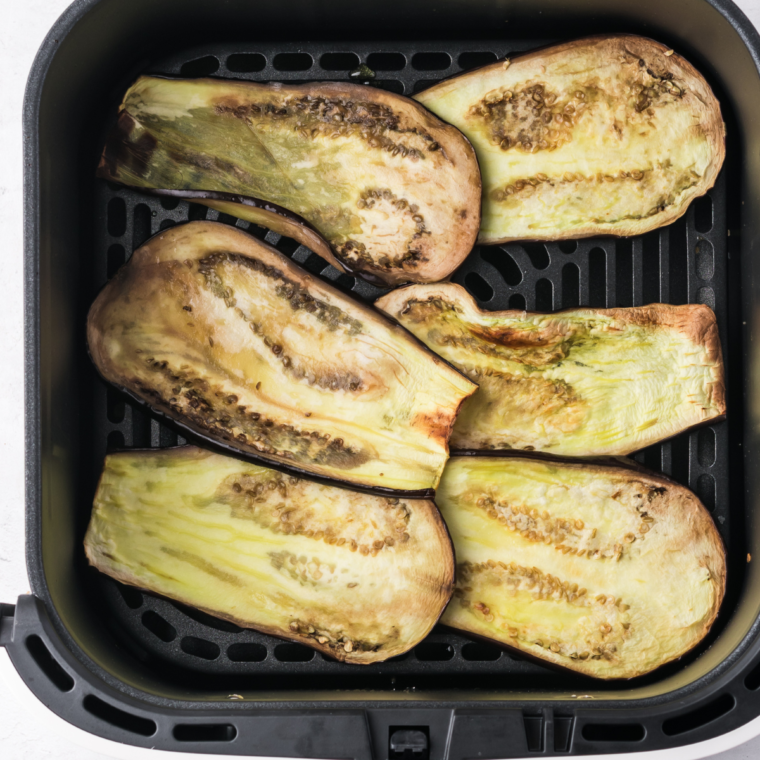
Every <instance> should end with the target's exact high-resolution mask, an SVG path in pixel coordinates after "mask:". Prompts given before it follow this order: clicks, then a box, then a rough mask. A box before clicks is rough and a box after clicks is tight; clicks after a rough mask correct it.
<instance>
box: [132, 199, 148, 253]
mask: <svg viewBox="0 0 760 760" xmlns="http://www.w3.org/2000/svg"><path fill="white" fill-rule="evenodd" d="M149 237H150V209H149V208H148V207H147V206H146V205H145V204H144V203H138V204H137V205H136V206H135V208H134V210H133V211H132V250H133V251H134V250H136V249H138V248H139V247H140V246H141V245H142V244H143V243H144V242H145V241H146V240H147V239H148V238H149Z"/></svg>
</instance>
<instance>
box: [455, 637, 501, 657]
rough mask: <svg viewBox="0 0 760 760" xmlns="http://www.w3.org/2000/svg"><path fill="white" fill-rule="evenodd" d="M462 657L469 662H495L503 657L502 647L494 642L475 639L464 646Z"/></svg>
mask: <svg viewBox="0 0 760 760" xmlns="http://www.w3.org/2000/svg"><path fill="white" fill-rule="evenodd" d="M462 657H464V659H465V660H468V661H469V662H493V661H494V660H498V659H499V657H501V649H499V647H497V646H494V645H493V644H481V643H479V642H475V641H473V642H471V643H469V644H465V645H464V646H463V647H462Z"/></svg>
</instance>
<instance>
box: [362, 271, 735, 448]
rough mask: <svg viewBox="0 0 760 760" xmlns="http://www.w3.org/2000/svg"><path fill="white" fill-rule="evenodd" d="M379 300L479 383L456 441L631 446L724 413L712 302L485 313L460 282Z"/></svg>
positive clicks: (454, 444)
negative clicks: (703, 303)
mask: <svg viewBox="0 0 760 760" xmlns="http://www.w3.org/2000/svg"><path fill="white" fill-rule="evenodd" d="M376 305H377V306H378V308H380V309H381V310H382V311H384V312H386V313H387V314H389V315H390V316H392V317H393V318H394V319H396V320H398V321H399V322H400V323H401V324H402V325H404V327H406V328H407V329H408V330H410V331H411V332H412V333H413V334H414V335H416V336H417V337H418V338H419V339H420V340H421V341H422V342H423V343H425V344H426V345H427V346H429V347H430V348H431V349H432V350H433V351H435V352H436V353H437V354H439V355H440V356H442V357H443V358H444V359H446V360H447V361H449V362H451V363H452V364H453V365H454V366H455V367H457V368H458V369H460V370H461V371H462V372H463V373H464V374H465V375H467V376H468V377H469V378H470V379H472V380H473V382H475V383H477V384H478V386H479V388H478V390H477V391H476V392H475V394H474V395H473V396H471V397H470V398H469V399H467V401H465V403H464V405H463V407H462V411H461V413H460V415H459V416H458V417H457V420H456V424H455V426H454V432H453V434H452V436H451V441H450V444H451V448H452V449H460V450H461V449H476V450H477V449H480V450H482V449H522V450H526V451H546V452H549V453H552V454H561V455H569V456H590V455H617V454H628V453H630V452H632V451H636V450H638V449H641V448H644V447H645V446H649V445H650V444H653V443H656V442H657V441H661V440H664V439H666V438H670V437H672V436H674V435H676V434H678V433H680V432H682V431H683V430H686V429H688V428H690V427H694V426H696V425H702V424H704V423H707V422H709V421H711V420H713V421H715V420H717V419H719V418H721V417H722V416H723V415H725V412H726V402H725V385H724V378H723V360H722V356H721V348H720V341H719V338H718V328H717V324H716V321H715V314H714V313H713V311H712V310H711V309H710V308H709V307H707V306H703V305H688V306H670V305H667V304H652V305H650V306H642V307H634V308H620V309H571V310H568V311H561V312H557V313H555V314H536V313H531V312H525V311H484V310H481V309H479V308H478V306H477V304H476V303H475V301H474V299H473V298H472V297H471V296H470V295H469V293H467V291H466V290H464V288H462V287H460V286H459V285H455V284H453V283H440V284H438V285H410V286H409V287H406V288H399V289H398V290H395V291H392V292H391V293H388V294H387V295H385V296H383V297H382V298H380V299H378V301H377V302H376Z"/></svg>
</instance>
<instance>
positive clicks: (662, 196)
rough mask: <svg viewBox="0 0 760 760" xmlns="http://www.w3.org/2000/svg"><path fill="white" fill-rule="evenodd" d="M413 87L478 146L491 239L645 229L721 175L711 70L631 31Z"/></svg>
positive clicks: (677, 211) (485, 233)
mask: <svg viewBox="0 0 760 760" xmlns="http://www.w3.org/2000/svg"><path fill="white" fill-rule="evenodd" d="M537 87H539V88H540V89H539V90H536V88H537ZM415 98H416V99H417V100H418V101H419V102H420V103H422V104H423V105H424V106H426V107H427V108H429V109H430V110H431V111H433V113H435V114H437V115H438V116H440V117H441V118H442V119H443V120H444V121H447V122H449V123H450V124H453V125H454V126H456V127H457V128H459V129H461V130H462V132H463V133H464V134H465V135H466V136H467V138H468V139H469V140H470V141H471V142H472V144H473V146H474V147H475V151H476V153H477V155H478V162H479V164H480V169H481V174H482V181H483V219H482V222H481V230H480V236H479V240H480V241H481V242H484V243H495V242H504V241H507V240H533V239H539V240H556V239H563V238H572V237H583V236H588V235H597V234H617V235H635V234H641V233H643V232H645V231H647V230H650V229H654V228H655V227H659V226H661V225H663V224H667V223H669V222H672V221H673V220H674V219H676V218H678V217H679V216H680V215H681V214H682V213H684V211H685V210H686V207H687V205H688V203H689V202H690V201H691V200H692V199H693V198H695V197H696V196H698V195H702V194H703V193H704V192H705V191H706V190H708V189H709V188H710V187H712V185H713V183H714V182H715V178H716V176H717V174H718V171H719V170H720V167H721V165H722V162H723V157H724V154H725V147H724V131H725V129H724V125H723V121H722V118H721V115H720V107H719V104H718V102H717V100H716V99H715V96H714V95H713V93H712V92H711V90H710V88H709V86H708V85H707V83H706V82H705V80H704V79H703V78H702V77H701V75H700V74H699V73H698V72H697V71H696V70H694V68H693V67H692V66H691V65H690V64H689V63H688V62H687V61H685V60H684V59H683V58H681V57H680V56H679V55H678V54H677V53H675V54H674V53H673V51H672V50H670V51H669V50H668V49H667V48H666V47H665V46H663V45H660V44H659V43H656V42H653V41H652V40H647V39H644V38H641V37H634V36H630V35H615V36H606V37H604V36H602V37H593V38H589V39H586V40H579V41H578V42H571V43H565V44H562V45H557V46H555V47H550V48H547V49H544V50H539V51H536V52H535V53H529V54H526V55H521V56H519V57H516V58H515V59H514V60H512V61H511V62H509V63H505V62H501V61H500V62H498V63H495V64H493V65H492V66H487V67H484V68H483V69H479V70H476V71H473V72H470V73H467V74H463V75H461V76H459V77H456V78H454V79H450V80H447V81H445V82H442V83H441V84H439V85H435V86H433V87H431V88H430V89H428V90H425V91H424V92H421V93H419V94H418V95H415Z"/></svg>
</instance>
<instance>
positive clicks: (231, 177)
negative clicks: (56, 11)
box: [98, 76, 481, 285]
mask: <svg viewBox="0 0 760 760" xmlns="http://www.w3.org/2000/svg"><path fill="white" fill-rule="evenodd" d="M98 175H99V176H101V177H104V178H105V179H108V180H112V181H115V182H121V183H123V184H126V185H130V186H133V187H141V188H149V189H160V190H196V191H211V192H223V193H232V194H235V195H242V196H248V197H250V198H253V199H259V200H261V201H267V202H269V203H274V204H278V205H279V206H282V207H284V208H286V209H288V210H290V211H292V212H294V213H295V214H297V215H299V216H301V217H303V219H305V220H306V221H307V222H309V224H310V225H312V226H313V227H314V228H315V229H316V230H317V231H318V232H319V233H320V234H321V235H322V236H323V237H324V238H325V239H326V240H327V241H328V242H329V245H330V249H331V253H330V255H329V256H328V260H329V261H330V263H331V264H333V265H334V266H336V267H338V268H339V269H342V270H344V271H346V272H349V273H351V274H357V275H360V276H362V277H365V278H366V279H369V280H370V281H373V282H382V283H385V284H387V285H394V284H397V283H400V282H434V281H436V280H440V279H442V278H443V277H445V276H446V275H448V274H449V273H451V272H453V271H454V269H456V267H457V266H459V264H460V263H461V262H462V261H463V260H464V258H465V257H466V256H467V254H468V253H469V252H470V250H471V248H472V246H473V244H474V242H475V239H476V237H477V234H478V228H479V225H480V195H481V193H480V171H479V169H478V164H477V159H476V157H475V152H474V150H473V148H472V146H471V145H470V144H469V142H467V140H466V139H465V138H464V137H463V136H462V135H461V133H460V132H459V131H458V130H456V129H454V128H453V127H450V126H448V125H446V124H444V123H443V122H441V121H440V120H439V119H438V118H436V117H435V116H433V114H431V113H429V112H428V111H426V110H425V109H424V108H422V106H420V105H419V104H418V103H415V102H414V101H413V100H410V99H408V98H404V97H402V96H399V95H394V94H391V93H388V92H383V91H382V90H378V89H376V88H373V87H364V86H362V85H356V84H341V83H329V82H326V83H325V82H323V83H313V84H307V85H298V86H296V85H281V84H270V85H264V84H256V83H253V82H239V81H231V80H230V81H225V80H218V79H197V80H182V79H163V78H158V77H145V76H144V77H140V78H139V79H138V80H137V81H136V82H135V84H133V85H132V86H131V87H130V88H129V90H128V91H127V93H126V95H125V96H124V100H123V102H122V104H121V107H120V112H119V117H118V121H117V123H116V126H115V127H114V129H113V130H112V131H111V133H110V134H109V135H108V137H107V140H106V144H105V148H104V150H103V155H102V158H101V161H100V165H99V167H98ZM317 252H318V253H320V254H321V255H324V252H322V251H317Z"/></svg>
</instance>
